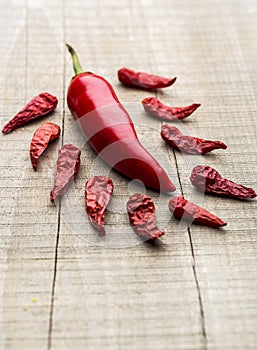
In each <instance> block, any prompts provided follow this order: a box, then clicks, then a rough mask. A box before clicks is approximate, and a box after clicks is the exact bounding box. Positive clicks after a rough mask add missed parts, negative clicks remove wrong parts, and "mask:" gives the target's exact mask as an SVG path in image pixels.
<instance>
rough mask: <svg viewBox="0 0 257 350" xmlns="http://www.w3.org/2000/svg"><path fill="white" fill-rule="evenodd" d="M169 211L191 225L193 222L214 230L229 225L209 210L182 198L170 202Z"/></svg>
mask: <svg viewBox="0 0 257 350" xmlns="http://www.w3.org/2000/svg"><path fill="white" fill-rule="evenodd" d="M169 209H170V211H171V212H172V213H173V215H174V216H175V217H176V218H177V219H183V220H185V221H189V222H190V223H191V222H192V223H195V224H201V225H205V226H210V227H214V228H218V227H222V226H226V225H227V223H226V222H224V221H222V220H221V219H220V218H218V217H217V216H216V215H214V214H212V213H210V212H209V211H208V210H206V209H204V208H202V207H199V206H198V205H197V204H194V203H192V202H190V201H188V200H186V199H184V198H182V197H175V198H172V199H171V200H170V201H169Z"/></svg>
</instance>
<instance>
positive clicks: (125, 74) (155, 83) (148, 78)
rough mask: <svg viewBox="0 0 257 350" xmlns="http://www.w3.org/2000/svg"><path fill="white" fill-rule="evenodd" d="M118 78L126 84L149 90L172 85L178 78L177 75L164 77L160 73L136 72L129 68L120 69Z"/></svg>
mask: <svg viewBox="0 0 257 350" xmlns="http://www.w3.org/2000/svg"><path fill="white" fill-rule="evenodd" d="M118 78H119V81H120V82H121V83H122V84H124V85H126V86H130V87H135V88H141V89H144V90H148V91H152V90H155V89H160V88H165V87H168V86H171V85H172V84H174V83H175V81H176V79H177V78H176V77H175V78H164V77H161V76H159V75H153V74H149V73H144V72H135V71H133V70H132V69H129V68H121V69H119V70H118Z"/></svg>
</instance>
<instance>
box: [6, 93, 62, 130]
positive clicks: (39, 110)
mask: <svg viewBox="0 0 257 350" xmlns="http://www.w3.org/2000/svg"><path fill="white" fill-rule="evenodd" d="M57 103H58V100H57V98H56V97H55V96H53V95H51V94H49V93H48V92H43V93H41V94H39V95H37V96H35V97H33V99H32V100H31V101H30V102H29V103H27V104H26V106H25V107H24V108H23V109H22V110H21V111H20V112H19V113H17V114H16V115H15V116H14V117H13V118H12V119H11V120H10V121H9V122H8V123H7V124H6V125H5V126H4V127H3V130H2V133H4V134H7V133H9V132H11V131H13V130H16V129H18V128H20V127H21V126H23V125H26V124H28V123H29V122H31V121H32V120H34V119H37V118H40V117H43V116H45V115H47V114H49V113H51V112H52V111H53V110H54V109H55V107H56V106H57Z"/></svg>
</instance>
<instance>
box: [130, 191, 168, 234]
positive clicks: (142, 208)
mask: <svg viewBox="0 0 257 350" xmlns="http://www.w3.org/2000/svg"><path fill="white" fill-rule="evenodd" d="M127 212H128V216H129V221H130V225H131V226H132V227H133V229H134V231H135V232H136V233H137V234H138V236H140V237H141V238H145V239H156V238H159V237H161V236H162V235H164V232H163V231H160V230H159V229H158V227H157V226H156V223H155V206H154V203H153V201H152V199H151V198H150V197H148V196H146V195H144V194H142V193H136V194H134V195H133V196H131V197H130V198H129V200H128V203H127Z"/></svg>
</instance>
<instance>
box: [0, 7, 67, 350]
mask: <svg viewBox="0 0 257 350" xmlns="http://www.w3.org/2000/svg"><path fill="white" fill-rule="evenodd" d="M46 5H49V7H48V9H51V11H55V10H57V9H58V8H57V7H56V6H54V5H52V4H51V2H49V1H48V2H46ZM58 6H59V5H58ZM3 8H4V11H3V12H2V10H1V31H0V32H1V40H0V45H1V53H4V52H5V55H1V59H2V63H3V65H2V64H1V65H0V66H1V67H2V69H3V71H2V73H3V74H1V76H2V77H4V82H3V84H1V91H2V94H1V96H2V98H1V101H0V103H1V116H2V119H1V120H2V123H1V124H2V125H4V124H5V123H6V122H7V121H8V120H9V119H11V117H12V116H13V115H14V114H16V113H17V111H19V110H20V109H21V108H22V107H23V106H24V105H25V103H26V102H28V101H29V100H30V99H31V98H32V97H33V96H35V95H37V94H38V93H40V92H43V91H49V92H50V93H52V94H55V95H57V96H58V97H59V105H58V108H57V110H56V112H55V113H54V114H53V115H51V116H49V117H48V118H47V120H49V121H55V122H57V123H60V122H61V120H62V91H63V86H62V84H63V65H62V51H61V50H60V46H59V38H58V40H57V37H56V38H54V28H53V26H52V24H53V23H54V21H55V18H54V17H53V13H51V17H48V16H47V13H46V12H44V7H41V5H40V2H39V3H37V4H36V3H28V2H27V4H26V2H25V1H24V2H23V1H21V2H20V3H19V4H17V2H15V3H14V2H9V3H8V4H6V3H4V2H3V1H1V9H3ZM59 8H60V6H59ZM41 123H42V120H39V121H36V122H33V123H31V124H30V125H28V126H26V127H24V128H21V129H18V130H16V131H14V132H13V133H10V134H8V135H3V134H2V135H1V136H0V147H1V164H0V165H1V193H0V196H1V203H2V206H3V209H2V212H1V269H0V270H1V281H0V283H1V288H0V290H1V298H0V299H1V311H0V314H1V323H0V324H1V332H0V334H1V346H0V347H1V349H46V348H47V343H48V331H49V317H50V309H51V297H52V296H51V293H52V281H53V272H54V262H55V243H56V233H57V227H58V212H57V210H56V208H55V207H54V206H53V205H51V203H50V201H49V192H50V189H51V186H52V169H53V165H54V162H53V158H54V154H55V153H56V151H57V148H58V145H59V144H60V142H58V141H57V142H55V143H54V144H53V145H52V147H51V149H49V150H48V151H47V152H46V154H45V155H44V156H42V158H41V160H40V164H39V169H38V171H37V172H34V170H33V169H32V167H31V164H30V157H29V145H30V141H31V138H32V135H33V133H34V131H35V130H36V128H38V127H39V125H40V124H41Z"/></svg>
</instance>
